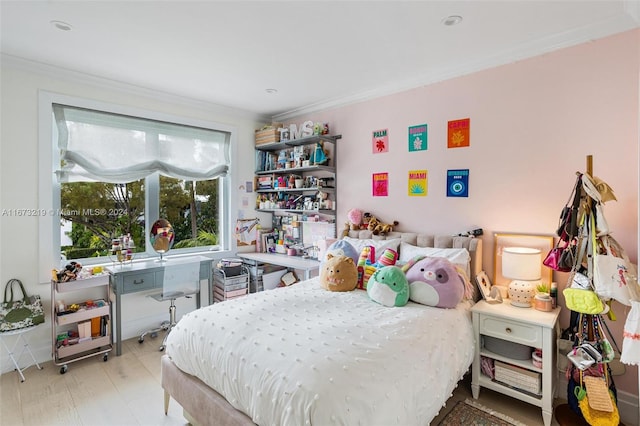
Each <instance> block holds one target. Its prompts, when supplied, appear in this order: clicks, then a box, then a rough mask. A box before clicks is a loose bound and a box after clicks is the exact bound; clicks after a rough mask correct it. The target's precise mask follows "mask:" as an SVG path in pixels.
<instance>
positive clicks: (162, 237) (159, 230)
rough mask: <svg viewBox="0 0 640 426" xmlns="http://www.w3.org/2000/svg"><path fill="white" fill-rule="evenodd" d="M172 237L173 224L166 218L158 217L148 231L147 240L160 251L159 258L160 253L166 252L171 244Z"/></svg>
mask: <svg viewBox="0 0 640 426" xmlns="http://www.w3.org/2000/svg"><path fill="white" fill-rule="evenodd" d="M174 237H175V234H174V232H173V226H171V224H170V223H169V221H168V220H167V219H158V220H156V221H155V222H154V223H153V226H152V227H151V232H150V233H149V241H150V242H151V247H153V249H154V250H155V251H156V252H158V253H160V258H161V259H162V254H163V253H166V252H168V251H169V250H170V249H171V247H172V246H173V240H174Z"/></svg>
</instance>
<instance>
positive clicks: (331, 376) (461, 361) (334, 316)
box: [166, 278, 474, 426]
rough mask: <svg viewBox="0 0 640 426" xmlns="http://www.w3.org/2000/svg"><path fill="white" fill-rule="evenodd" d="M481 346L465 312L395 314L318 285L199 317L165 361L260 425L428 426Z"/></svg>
mask: <svg viewBox="0 0 640 426" xmlns="http://www.w3.org/2000/svg"><path fill="white" fill-rule="evenodd" d="M463 305H464V306H463ZM473 343H474V342H473V333H472V326H471V319H470V314H469V311H468V306H467V305H466V304H460V305H459V306H458V308H457V309H438V308H431V307H427V306H423V305H418V304H415V303H412V302H409V304H408V305H406V306H404V307H400V308H398V307H394V308H388V307H384V306H381V305H378V304H376V303H375V302H372V301H371V300H369V298H368V296H367V293H366V291H361V290H354V291H352V292H346V293H334V292H329V291H326V290H324V289H322V288H320V285H319V283H318V279H317V278H314V279H311V280H308V281H304V282H301V283H298V284H295V285H293V286H291V287H287V288H279V289H275V290H270V291H265V292H261V293H257V294H252V295H249V296H247V297H243V298H239V299H233V300H229V301H226V302H223V303H217V304H215V305H211V306H208V307H205V308H202V309H199V310H196V311H193V312H191V313H189V314H187V315H185V316H184V317H183V318H182V319H181V320H180V321H179V323H178V325H177V326H176V328H175V329H174V330H173V331H172V332H171V334H170V335H169V338H168V342H167V349H166V351H167V354H168V355H169V356H170V357H171V359H172V360H173V362H174V363H175V364H176V365H177V366H178V368H180V369H181V370H182V371H184V372H186V373H189V374H191V375H194V376H197V377H199V378H200V379H201V380H202V381H204V382H205V383H206V384H208V385H209V386H211V387H212V388H213V389H215V390H216V391H217V392H219V393H220V394H221V395H223V396H224V397H225V398H226V399H227V400H228V401H229V402H230V403H231V405H233V406H234V407H235V408H237V409H238V410H240V411H242V412H244V413H246V414H247V415H248V416H249V417H251V418H252V419H253V421H254V422H256V423H258V424H260V425H296V426H297V425H333V424H346V425H360V424H362V425H394V424H398V425H420V424H422V425H427V424H429V422H430V421H431V420H432V419H433V417H435V416H436V415H437V413H438V412H439V410H440V408H441V407H442V406H443V404H444V403H445V402H446V400H447V399H448V398H449V397H450V396H451V392H452V391H453V389H454V388H455V386H456V385H457V382H458V381H459V380H460V379H461V378H462V375H463V374H464V373H465V372H466V371H467V369H468V368H469V365H470V364H471V361H472V358H473Z"/></svg>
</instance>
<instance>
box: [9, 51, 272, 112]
mask: <svg viewBox="0 0 640 426" xmlns="http://www.w3.org/2000/svg"><path fill="white" fill-rule="evenodd" d="M0 60H1V62H2V66H3V67H11V68H14V69H18V70H22V71H27V72H32V73H36V74H40V75H44V76H46V77H49V78H55V79H58V80H63V81H70V82H74V83H81V84H87V85H91V86H94V87H97V88H99V89H104V90H112V91H113V90H115V91H118V92H120V93H123V94H126V95H132V96H140V97H145V98H149V99H152V100H154V101H159V102H164V103H169V104H178V105H181V106H184V107H189V108H195V109H200V110H205V111H207V112H213V113H220V114H225V115H231V116H233V117H237V118H242V119H247V120H253V121H258V122H269V121H270V120H271V117H269V116H265V115H262V114H257V113H254V112H250V111H245V110H241V109H237V108H233V107H228V106H224V105H219V104H215V103H212V102H207V101H202V100H199V99H194V98H188V97H184V96H180V95H175V94H173V93H167V92H162V91H159V90H154V89H149V88H146V87H141V86H137V85H133V84H130V83H124V82H122V81H117V80H112V79H108V78H104V77H99V76H95V75H92V74H87V73H82V72H78V71H74V70H70V69H67V68H61V67H57V66H55V65H50V64H45V63H42V62H37V61H32V60H29V59H24V58H21V57H18V56H13V55H7V54H5V53H2V54H0Z"/></svg>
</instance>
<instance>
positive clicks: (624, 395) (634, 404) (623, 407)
mask: <svg viewBox="0 0 640 426" xmlns="http://www.w3.org/2000/svg"><path fill="white" fill-rule="evenodd" d="M567 386H568V382H567V379H565V378H564V376H562V377H560V378H559V379H558V388H557V392H556V398H559V399H564V400H566V399H567ZM638 404H639V402H638V395H634V394H632V393H629V392H625V391H621V390H618V412H619V413H620V420H621V421H622V423H624V424H625V426H638V425H639V424H640V418H639V417H638V416H639V415H640V414H639V413H638Z"/></svg>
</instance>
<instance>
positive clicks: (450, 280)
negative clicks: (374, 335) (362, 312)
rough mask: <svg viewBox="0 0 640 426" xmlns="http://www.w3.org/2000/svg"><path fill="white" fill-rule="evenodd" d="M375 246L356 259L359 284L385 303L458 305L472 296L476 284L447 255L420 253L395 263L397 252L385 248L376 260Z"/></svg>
mask: <svg viewBox="0 0 640 426" xmlns="http://www.w3.org/2000/svg"><path fill="white" fill-rule="evenodd" d="M374 258H375V249H374V247H372V246H366V247H364V248H363V249H362V251H361V252H360V257H359V258H358V263H357V287H358V288H361V289H363V290H366V291H367V294H368V295H369V298H370V299H371V300H373V301H374V302H377V303H379V304H381V305H384V306H404V305H406V304H407V303H408V301H409V300H411V301H413V302H416V303H420V304H422V305H427V306H434V307H437V308H447V309H451V308H455V307H456V306H457V305H458V303H460V302H461V301H462V300H463V299H464V298H471V297H472V294H473V285H472V284H471V282H469V280H468V278H467V277H466V273H465V272H464V271H463V270H462V269H461V268H460V267H458V266H456V265H455V264H454V263H452V262H451V261H449V260H448V259H445V258H442V257H425V256H417V257H415V258H413V259H411V261H409V262H408V263H407V264H405V265H403V266H402V267H399V266H398V265H396V262H397V260H398V253H397V252H395V251H394V250H392V249H386V250H385V251H384V252H383V253H382V255H381V256H380V257H379V258H378V260H377V261H374Z"/></svg>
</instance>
